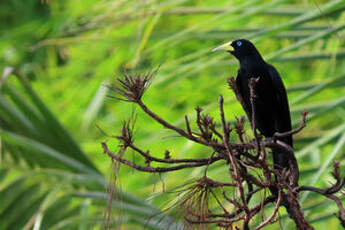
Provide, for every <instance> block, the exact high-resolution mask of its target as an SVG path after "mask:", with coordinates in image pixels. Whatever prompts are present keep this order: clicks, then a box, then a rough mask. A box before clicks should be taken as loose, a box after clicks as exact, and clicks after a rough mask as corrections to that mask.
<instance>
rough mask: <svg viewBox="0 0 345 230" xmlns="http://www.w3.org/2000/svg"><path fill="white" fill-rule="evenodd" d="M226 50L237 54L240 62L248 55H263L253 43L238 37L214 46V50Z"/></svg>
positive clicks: (234, 54)
mask: <svg viewBox="0 0 345 230" xmlns="http://www.w3.org/2000/svg"><path fill="white" fill-rule="evenodd" d="M217 50H224V51H227V52H229V53H231V54H232V55H233V56H235V57H236V58H237V59H238V60H239V61H240V62H241V61H242V60H244V59H246V58H248V57H261V56H260V54H259V52H258V50H257V49H256V48H255V46H254V45H253V43H251V42H250V41H248V40H246V39H236V40H234V41H231V42H227V43H225V44H223V45H220V46H218V47H216V48H214V49H213V50H212V51H217Z"/></svg>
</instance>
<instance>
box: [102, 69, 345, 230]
mask: <svg viewBox="0 0 345 230" xmlns="http://www.w3.org/2000/svg"><path fill="white" fill-rule="evenodd" d="M156 71H157V70H155V71H154V72H152V73H150V74H147V75H145V76H131V75H128V74H126V75H125V77H124V79H119V80H118V85H119V86H118V87H110V88H111V89H112V90H114V91H115V92H116V93H117V96H115V98H118V99H120V100H122V101H126V102H131V103H135V104H137V105H138V106H139V107H140V108H141V109H142V111H144V112H145V113H146V114H147V115H148V116H150V117H151V118H152V119H153V120H155V121H156V122H158V123H159V124H161V125H162V126H163V127H164V128H166V129H169V130H171V131H173V132H175V133H177V134H178V135H179V136H181V137H183V138H185V139H186V140H190V141H193V142H195V143H197V144H200V145H203V146H205V147H206V149H210V153H212V154H205V155H208V156H209V157H206V158H186V159H176V158H174V157H173V156H172V155H171V153H170V152H169V151H168V150H167V151H166V152H165V153H164V157H157V154H151V153H150V151H148V150H147V151H144V150H142V149H141V148H140V147H138V146H136V145H135V144H134V141H133V127H131V125H130V122H125V123H124V125H123V128H122V132H121V135H120V136H117V137H116V138H117V139H118V140H119V141H120V145H119V146H120V152H121V153H123V152H124V151H126V150H127V149H131V150H133V151H134V152H135V153H137V154H138V156H141V157H142V158H143V159H144V160H145V164H146V165H145V166H143V165H140V164H138V163H135V162H133V161H130V160H127V159H125V157H124V155H123V154H116V153H113V152H111V151H110V150H109V148H108V146H107V144H106V143H105V142H103V143H102V147H103V150H104V153H105V154H107V155H108V156H109V157H110V158H111V159H113V160H115V161H117V162H119V163H121V164H124V165H127V166H129V167H132V168H134V169H136V170H138V171H143V172H150V173H163V172H170V171H175V170H183V169H187V168H195V167H204V170H205V173H204V174H203V176H202V177H201V178H200V179H196V180H195V181H194V183H193V184H192V185H190V186H188V187H185V188H184V189H182V190H180V191H177V193H178V195H179V197H180V199H179V200H178V201H177V202H176V203H175V204H174V205H173V206H172V207H171V208H169V210H171V209H173V208H174V207H176V210H177V211H178V213H180V215H183V217H184V220H185V223H186V225H187V226H188V227H189V228H190V229H199V227H200V226H205V225H209V224H213V225H217V226H219V227H223V228H226V229H233V227H234V224H235V223H239V222H241V223H242V229H250V228H251V226H252V225H253V224H255V223H252V222H253V218H254V217H255V216H257V215H259V214H260V213H263V211H264V210H265V209H267V208H268V207H267V206H268V205H269V204H271V203H273V204H274V208H273V211H272V213H271V215H269V217H268V218H266V219H265V220H264V219H263V220H262V222H261V223H259V224H258V226H257V227H256V228H255V229H262V228H263V227H265V226H267V225H269V224H272V223H274V222H275V221H276V220H277V219H278V216H277V213H278V211H279V208H280V207H282V206H283V207H285V208H286V210H287V212H288V214H289V216H290V218H291V219H292V220H293V221H294V222H295V224H296V228H297V229H303V230H304V229H313V227H312V226H311V225H310V224H309V223H308V221H307V220H306V218H305V216H304V214H303V211H302V209H301V206H300V204H299V202H298V195H299V193H300V192H303V191H312V192H315V193H318V194H320V195H323V196H325V197H326V198H328V199H331V200H333V201H334V202H335V204H336V205H337V207H338V210H339V212H338V214H337V217H338V219H339V220H340V222H341V224H342V225H343V226H344V227H345V210H344V207H343V205H342V203H341V200H340V198H339V197H338V196H336V195H335V194H336V193H339V192H341V190H342V189H343V188H344V185H345V177H344V175H340V169H339V163H337V162H336V163H334V165H333V166H334V172H333V177H334V178H335V180H336V183H335V184H334V185H332V186H331V187H329V188H327V189H320V188H315V187H311V186H298V178H299V170H298V164H297V160H296V158H295V156H294V151H293V149H292V148H291V147H290V146H289V145H287V144H285V143H284V142H282V141H279V140H278V139H280V138H282V137H286V136H289V135H294V134H296V133H299V132H301V131H302V130H303V128H304V127H305V126H306V116H307V112H306V111H303V112H302V120H301V123H300V125H299V127H298V128H296V129H294V130H291V131H289V132H285V133H275V134H274V136H273V138H268V139H263V138H262V137H261V136H260V135H259V134H258V133H257V131H256V128H255V127H256V123H255V111H254V103H255V84H256V82H257V79H253V80H252V81H250V84H249V88H250V92H251V97H250V100H251V105H252V108H251V109H252V114H253V117H249V116H248V114H249V113H248V111H247V110H246V108H245V107H244V101H243V98H242V97H241V95H240V94H239V91H238V89H237V87H236V82H235V79H234V78H229V79H228V83H229V86H230V88H231V89H232V90H233V91H234V93H235V96H236V98H237V99H238V101H239V102H240V103H241V105H242V107H243V109H244V110H245V112H246V114H247V117H248V119H249V120H250V123H251V127H252V134H253V138H252V139H251V138H250V135H249V134H247V133H246V131H245V128H244V124H245V117H243V116H242V117H240V118H236V122H234V124H230V122H227V121H226V116H225V114H224V100H223V97H222V96H220V97H219V111H220V122H219V123H217V122H216V120H215V119H214V118H213V117H211V116H210V115H208V114H206V113H204V112H203V111H202V109H201V108H200V107H197V108H196V121H195V126H193V124H192V123H191V121H190V120H189V119H188V117H187V116H185V117H184V120H185V127H186V128H185V129H183V128H180V127H177V126H175V125H173V124H171V123H169V122H168V121H166V120H164V119H163V118H162V117H161V116H159V115H158V114H157V113H155V112H153V111H152V110H151V109H150V108H149V107H148V106H147V105H146V104H145V103H144V102H143V101H142V96H143V94H144V92H145V91H146V90H147V88H148V85H149V83H150V81H151V80H152V77H153V75H154V74H155V72H156ZM232 127H233V128H232ZM193 128H194V129H195V128H196V129H197V131H194V130H193ZM230 136H236V137H237V138H238V140H239V142H233V141H230ZM231 139H234V138H231ZM272 148H274V149H280V150H281V151H283V152H284V153H286V154H287V155H288V156H289V167H288V168H284V169H277V168H274V167H273V165H272V164H271V163H270V162H269V161H268V158H267V155H269V154H270V149H272ZM219 161H223V162H225V163H226V164H227V165H228V173H229V178H228V181H226V182H223V181H217V180H214V179H211V178H209V177H208V176H207V173H206V172H207V170H208V168H209V166H210V165H212V164H214V163H216V162H219ZM151 164H155V166H154V167H153V166H151ZM161 164H165V165H169V166H168V167H161ZM273 178H276V179H273ZM267 192H269V193H270V195H269V196H268V197H266V198H263V199H262V201H261V202H259V203H257V204H255V203H252V199H251V198H252V197H253V196H256V197H262V195H263V194H266V193H267ZM227 194H232V196H231V197H229V196H228V195H227ZM249 203H251V205H249ZM212 204H213V205H216V206H217V207H218V209H215V210H217V211H215V210H213V208H212ZM229 207H230V208H229ZM219 210H220V211H219Z"/></svg>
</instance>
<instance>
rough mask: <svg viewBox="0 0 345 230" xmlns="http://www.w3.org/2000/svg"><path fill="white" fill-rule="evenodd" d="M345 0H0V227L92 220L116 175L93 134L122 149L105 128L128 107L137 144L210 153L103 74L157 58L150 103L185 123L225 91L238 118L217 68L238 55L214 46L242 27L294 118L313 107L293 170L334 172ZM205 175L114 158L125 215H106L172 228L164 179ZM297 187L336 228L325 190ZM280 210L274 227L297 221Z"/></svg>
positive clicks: (228, 67) (338, 152) (343, 139)
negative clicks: (144, 167)
mask: <svg viewBox="0 0 345 230" xmlns="http://www.w3.org/2000/svg"><path fill="white" fill-rule="evenodd" d="M344 9H345V1H343V0H333V1H321V0H314V1H310V0H304V1H288V0H279V1H258V0H250V1H240V0H231V1H222V0H217V1H213V0H212V1H211V0H206V1H198V0H192V1H187V0H167V1H159V0H146V1H134V0H132V1H127V0H117V1H109V0H107V1H106V0H101V1H100V0H73V1H67V0H50V1H48V3H41V2H40V1H39V0H26V1H25V2H23V1H20V0H11V1H2V2H0V20H1V22H2V23H1V24H0V69H1V71H2V72H3V73H4V74H3V75H2V79H1V86H0V150H1V152H0V154H1V155H0V229H91V228H96V229H99V228H100V227H101V223H102V220H103V215H104V212H105V207H106V200H107V199H106V194H107V192H106V189H105V187H106V184H107V181H108V179H110V178H111V177H112V173H111V171H112V167H111V162H110V160H109V159H108V158H107V157H106V156H105V155H103V154H102V148H101V145H100V143H101V141H107V143H108V144H109V145H110V146H111V147H112V149H113V150H114V151H115V152H116V150H117V149H118V147H117V144H118V143H117V141H116V140H115V139H114V138H112V137H111V136H112V135H116V134H118V133H119V130H120V128H121V124H122V122H123V120H125V119H127V118H128V117H130V115H131V113H132V112H133V111H134V112H136V113H137V114H138V118H137V122H136V129H135V130H136V131H135V141H136V143H137V144H138V145H140V146H142V147H143V149H151V153H152V154H155V155H156V156H163V154H164V151H165V150H166V149H168V150H170V152H171V154H172V156H175V157H192V156H203V157H206V156H209V155H210V154H211V152H210V151H209V150H208V149H204V148H201V147H200V146H197V145H195V144H193V143H190V142H186V141H184V140H182V139H181V138H177V137H176V135H175V134H174V133H171V132H168V131H166V130H164V129H162V127H160V126H159V125H157V124H155V123H154V122H153V121H151V120H150V119H149V118H148V117H147V116H146V115H144V114H143V113H141V112H140V111H139V109H135V107H133V106H132V105H129V104H126V103H122V102H119V101H116V100H114V99H110V98H108V97H106V96H107V95H109V94H111V92H109V91H108V90H107V88H106V87H105V85H107V84H112V83H113V82H115V81H114V79H115V78H116V77H119V76H121V75H122V74H123V73H122V72H123V70H127V71H134V72H136V73H143V72H148V71H149V70H150V69H152V68H156V67H157V66H158V65H159V64H162V67H161V68H160V71H159V73H158V74H157V76H156V77H155V79H154V81H153V83H152V86H151V88H150V89H149V90H148V92H147V93H146V95H145V96H144V101H145V102H146V103H147V104H148V105H150V106H151V107H152V109H153V110H154V111H156V112H157V113H159V114H160V115H161V116H162V117H164V118H165V119H167V120H169V121H170V122H172V123H174V124H176V125H180V126H181V127H182V126H183V122H184V118H183V117H184V114H187V115H188V116H189V117H190V119H192V120H193V119H195V114H194V108H195V107H196V106H197V105H200V106H202V107H203V108H204V109H205V111H207V112H209V113H210V114H211V115H214V116H215V117H217V118H218V112H217V98H218V96H219V94H223V95H224V97H225V98H226V114H227V116H228V117H229V118H230V119H231V120H234V119H235V117H236V116H240V115H243V114H244V113H243V111H242V110H241V108H240V106H239V105H238V103H237V102H236V101H235V99H234V95H233V93H232V92H231V91H230V90H228V87H227V86H226V83H225V82H226V80H225V79H226V78H227V77H229V76H232V75H236V70H237V68H238V64H237V63H236V61H235V60H233V59H232V58H231V57H229V55H226V54H222V53H212V52H210V50H211V49H212V48H213V47H215V46H216V45H218V44H220V43H223V42H226V41H229V40H232V39H235V38H239V37H245V38H249V39H251V40H252V41H253V42H255V44H256V46H257V47H258V49H259V50H260V52H261V53H262V54H263V55H264V57H265V59H266V60H268V61H269V62H270V63H272V64H274V65H275V66H276V67H277V69H278V70H279V72H280V73H281V76H282V77H283V80H284V82H285V85H286V87H287V89H288V94H289V100H290V106H291V113H292V118H293V123H294V125H295V126H296V125H298V123H299V120H300V112H301V111H302V110H303V109H307V110H308V111H309V112H310V115H309V120H308V125H307V128H305V129H304V131H303V132H302V133H300V134H298V135H297V136H295V142H296V145H295V146H296V155H297V158H298V160H299V165H300V169H301V184H308V185H316V186H320V187H325V186H327V185H329V183H330V182H332V180H333V179H332V178H331V176H330V173H329V172H330V169H331V167H330V165H331V162H332V161H334V160H336V159H337V160H339V161H340V162H341V167H342V169H344V168H345V167H344V165H345V155H344V149H345V148H344V144H345V134H344V131H345V96H344V95H345V89H344V86H345V62H344V57H345V49H344V44H345V40H344V39H345V37H344V36H345V32H344V29H345V23H344V22H345V13H344ZM9 66H11V67H14V68H15V71H12V70H13V69H11V68H9ZM114 84H116V83H114ZM97 126H98V127H100V129H99V128H97ZM100 130H103V131H100ZM105 133H106V134H108V135H106V134H105ZM126 154H127V155H128V156H127V157H129V158H133V157H134V156H133V155H132V154H131V153H130V152H128V153H126ZM136 162H138V163H143V162H141V161H140V160H139V159H137V160H136ZM224 170H225V168H224V167H222V165H217V166H215V167H212V168H211V169H210V171H209V175H210V176H212V177H214V178H218V179H226V178H227V176H226V173H225V171H224ZM343 171H344V170H343ZM200 175H202V170H201V169H194V170H186V171H185V172H175V173H171V174H167V175H148V174H144V173H138V172H134V171H133V170H130V169H128V168H127V167H122V168H121V171H120V175H119V178H118V181H119V183H120V185H121V188H122V189H123V191H126V192H125V193H123V192H121V191H117V194H120V195H121V199H122V204H119V203H118V202H117V201H114V202H113V207H114V210H115V208H116V210H120V213H121V215H119V214H118V212H116V213H114V214H113V217H114V219H113V227H115V226H119V225H121V224H122V225H124V226H127V227H128V229H137V228H138V226H145V225H146V227H147V228H148V229H167V226H171V227H172V228H177V225H171V223H173V222H174V223H176V224H178V220H173V219H171V218H170V217H165V218H164V219H163V221H158V220H159V219H161V217H160V216H155V217H152V214H153V213H155V212H157V208H164V207H166V206H167V202H166V199H168V198H172V197H173V196H174V195H170V196H169V195H161V192H162V191H163V189H164V188H165V189H173V188H175V187H176V186H179V185H182V184H184V183H185V182H186V181H188V180H191V179H193V178H196V177H198V176H200ZM167 197H168V198H167ZM301 200H302V202H303V206H304V207H305V212H306V215H307V218H308V219H309V220H311V221H312V223H313V225H314V226H315V227H316V229H325V228H329V229H340V228H341V227H340V226H339V222H338V220H337V219H336V218H335V217H334V215H333V213H334V212H335V210H336V209H335V206H334V205H333V204H332V203H330V202H328V201H326V200H324V199H323V198H319V197H317V196H313V195H312V194H310V195H309V194H304V196H302V197H301ZM280 213H281V216H282V219H281V221H280V223H279V222H278V223H276V224H274V225H273V226H274V227H271V228H270V229H273V228H277V229H279V227H280V226H283V227H284V228H285V229H294V226H293V224H291V223H290V224H289V223H288V222H289V221H287V218H286V216H285V211H284V210H283V209H281V210H280ZM120 217H121V218H120ZM147 217H151V219H150V220H147ZM258 221H259V220H258ZM253 225H255V223H253ZM267 228H269V227H267Z"/></svg>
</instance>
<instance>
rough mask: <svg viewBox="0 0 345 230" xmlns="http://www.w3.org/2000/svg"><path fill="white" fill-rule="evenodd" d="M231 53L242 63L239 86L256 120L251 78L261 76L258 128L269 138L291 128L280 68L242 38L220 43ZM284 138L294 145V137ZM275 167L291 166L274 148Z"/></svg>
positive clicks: (257, 104)
mask: <svg viewBox="0 0 345 230" xmlns="http://www.w3.org/2000/svg"><path fill="white" fill-rule="evenodd" d="M217 49H223V50H227V51H228V52H230V53H231V54H232V55H233V56H235V57H236V58H237V59H238V60H239V62H240V69H239V70H238V73H237V77H236V85H237V88H238V90H239V92H240V94H241V96H242V98H243V100H244V104H245V110H246V112H247V114H248V116H249V118H250V119H252V107H251V102H250V90H249V85H248V84H249V79H251V78H258V77H259V80H258V82H257V83H256V84H255V88H254V89H255V95H256V97H255V100H254V102H255V103H254V110H255V123H256V128H257V129H258V130H259V131H260V133H261V134H262V135H264V136H265V137H272V136H273V134H274V133H275V132H286V131H290V130H291V118H290V110H289V103H288V98H287V94H286V90H285V87H284V84H283V81H282V79H281V77H280V75H279V73H278V71H277V70H276V69H275V68H274V67H273V66H272V65H270V64H268V63H266V62H265V61H264V59H263V58H262V56H261V55H260V53H259V52H258V50H257V49H256V48H255V46H254V45H253V44H252V43H251V42H250V41H248V40H245V39H238V40H235V41H233V42H229V43H227V44H224V45H222V46H220V47H219V48H216V49H215V50H217ZM281 141H283V142H285V143H286V144H289V145H290V146H291V147H292V145H293V141H292V136H289V137H286V138H282V139H281ZM272 152H273V162H274V165H275V167H279V168H285V167H287V165H288V156H287V155H286V153H284V152H282V151H279V150H277V149H273V150H272Z"/></svg>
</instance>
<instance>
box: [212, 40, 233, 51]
mask: <svg viewBox="0 0 345 230" xmlns="http://www.w3.org/2000/svg"><path fill="white" fill-rule="evenodd" d="M231 44H232V41H231V42H227V43H225V44H223V45H220V46H218V47H216V48H214V49H213V50H212V52H214V51H218V50H225V51H234V47H232V46H231Z"/></svg>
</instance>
